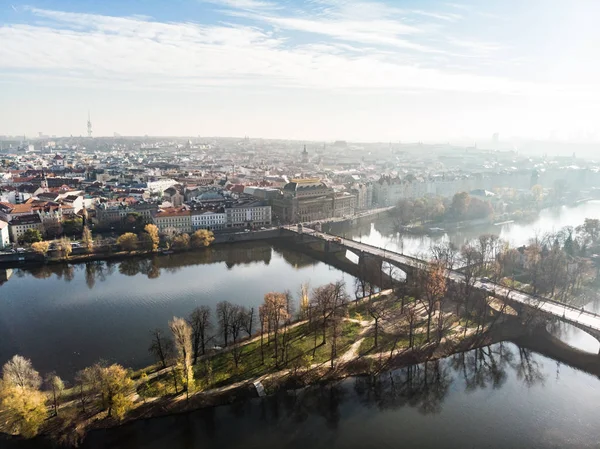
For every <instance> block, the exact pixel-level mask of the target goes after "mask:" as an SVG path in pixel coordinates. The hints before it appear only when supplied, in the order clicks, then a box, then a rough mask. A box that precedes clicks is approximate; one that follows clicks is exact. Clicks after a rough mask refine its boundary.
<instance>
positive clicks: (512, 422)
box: [84, 343, 600, 449]
mask: <svg viewBox="0 0 600 449" xmlns="http://www.w3.org/2000/svg"><path fill="white" fill-rule="evenodd" d="M598 403H600V380H599V379H598V378H597V377H594V376H591V375H588V374H585V373H582V372H579V371H577V370H575V369H573V368H570V367H567V366H564V365H560V364H558V363H556V362H555V361H554V360H552V359H549V358H546V357H543V356H540V355H538V354H535V353H532V352H530V351H527V350H524V349H521V348H519V347H517V346H515V345H513V344H508V343H501V344H496V345H493V346H491V347H487V348H482V349H477V350H473V351H469V352H467V353H464V354H456V355H454V356H452V357H449V358H447V359H444V360H441V361H438V362H430V363H428V364H427V365H418V366H413V367H410V368H406V369H400V370H396V371H393V372H391V373H384V374H382V375H381V376H379V377H378V378H376V379H374V380H371V379H369V378H366V377H363V378H350V379H346V380H344V381H341V382H335V383H330V384H327V385H323V386H313V387H309V388H306V389H304V390H301V391H298V392H282V393H280V394H279V395H275V396H272V397H267V398H262V399H258V398H257V399H252V400H246V401H242V402H239V403H235V404H233V405H230V406H222V407H216V408H211V409H204V410H198V411H194V412H191V413H184V414H179V415H173V416H167V417H160V418H154V419H150V420H144V421H137V422H134V423H131V424H126V425H124V426H122V427H119V428H115V429H110V430H107V431H96V432H92V433H91V434H90V435H89V436H88V439H87V440H86V442H85V444H84V448H86V449H99V448H106V447H110V448H112V449H121V448H122V449H125V448H127V449H162V448H167V447H168V448H170V449H183V448H205V449H207V448H219V449H229V448H231V449H233V448H244V449H255V448H261V449H279V448H286V449H303V448H313V449H317V448H327V449H334V448H361V449H369V448H373V449H380V448H398V447H407V448H424V449H425V448H435V449H441V448H448V449H465V448H498V449H509V448H511V449H512V448H518V447H522V448H532V449H550V448H560V449H569V448H573V449H575V448H577V449H585V448H597V447H598V443H599V441H600V429H599V428H598V425H597V424H598V423H597V407H598Z"/></svg>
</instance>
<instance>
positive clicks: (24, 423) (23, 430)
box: [0, 384, 47, 438]
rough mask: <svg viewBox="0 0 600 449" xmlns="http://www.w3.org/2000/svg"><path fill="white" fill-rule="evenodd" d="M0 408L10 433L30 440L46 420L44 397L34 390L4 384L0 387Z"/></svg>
mask: <svg viewBox="0 0 600 449" xmlns="http://www.w3.org/2000/svg"><path fill="white" fill-rule="evenodd" d="M0 408H1V409H2V410H3V412H4V413H3V418H4V421H5V424H6V425H7V427H8V428H9V429H11V431H15V432H17V433H18V434H20V435H22V436H24V437H25V438H32V437H34V436H35V435H37V433H38V431H39V429H40V427H41V426H42V424H43V423H44V421H45V420H46V416H47V409H46V395H45V394H44V393H42V392H41V391H39V390H37V389H35V388H30V387H25V388H21V387H19V386H17V385H12V384H5V385H2V386H0Z"/></svg>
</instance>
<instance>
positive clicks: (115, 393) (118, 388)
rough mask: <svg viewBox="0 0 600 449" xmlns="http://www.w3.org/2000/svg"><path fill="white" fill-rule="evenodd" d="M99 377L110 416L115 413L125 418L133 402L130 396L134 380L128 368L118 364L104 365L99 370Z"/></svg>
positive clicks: (117, 416) (120, 417) (101, 390)
mask: <svg viewBox="0 0 600 449" xmlns="http://www.w3.org/2000/svg"><path fill="white" fill-rule="evenodd" d="M98 378H99V385H100V392H101V393H102V397H103V399H104V404H103V405H104V406H105V407H106V408H107V409H108V416H113V413H114V416H115V417H116V418H117V419H119V420H121V419H123V416H125V413H127V411H128V410H129V409H130V408H131V405H132V404H133V401H132V400H131V397H130V396H131V390H132V388H133V381H132V380H131V379H130V378H129V374H128V373H127V370H125V368H123V367H122V366H121V365H117V364H114V365H110V366H107V367H102V368H100V369H99V370H98Z"/></svg>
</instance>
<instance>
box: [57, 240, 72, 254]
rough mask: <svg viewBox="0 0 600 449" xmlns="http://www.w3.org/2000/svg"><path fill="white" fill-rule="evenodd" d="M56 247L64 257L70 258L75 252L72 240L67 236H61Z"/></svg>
mask: <svg viewBox="0 0 600 449" xmlns="http://www.w3.org/2000/svg"><path fill="white" fill-rule="evenodd" d="M56 249H57V250H58V251H59V253H60V254H61V256H62V257H63V258H64V259H68V258H69V256H70V255H71V253H72V252H73V247H72V246H71V241H70V240H69V239H68V238H67V237H63V238H61V239H60V240H59V241H58V243H57V244H56Z"/></svg>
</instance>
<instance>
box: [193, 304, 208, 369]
mask: <svg viewBox="0 0 600 449" xmlns="http://www.w3.org/2000/svg"><path fill="white" fill-rule="evenodd" d="M189 323H190V327H191V328H192V354H193V357H194V365H195V364H196V362H197V361H198V356H199V355H200V354H202V355H204V354H206V344H207V343H208V340H209V338H210V337H209V335H208V334H209V332H210V331H211V330H212V327H213V325H212V321H211V313H210V307H208V306H200V307H196V308H195V309H194V310H192V313H191V314H190V318H189Z"/></svg>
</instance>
